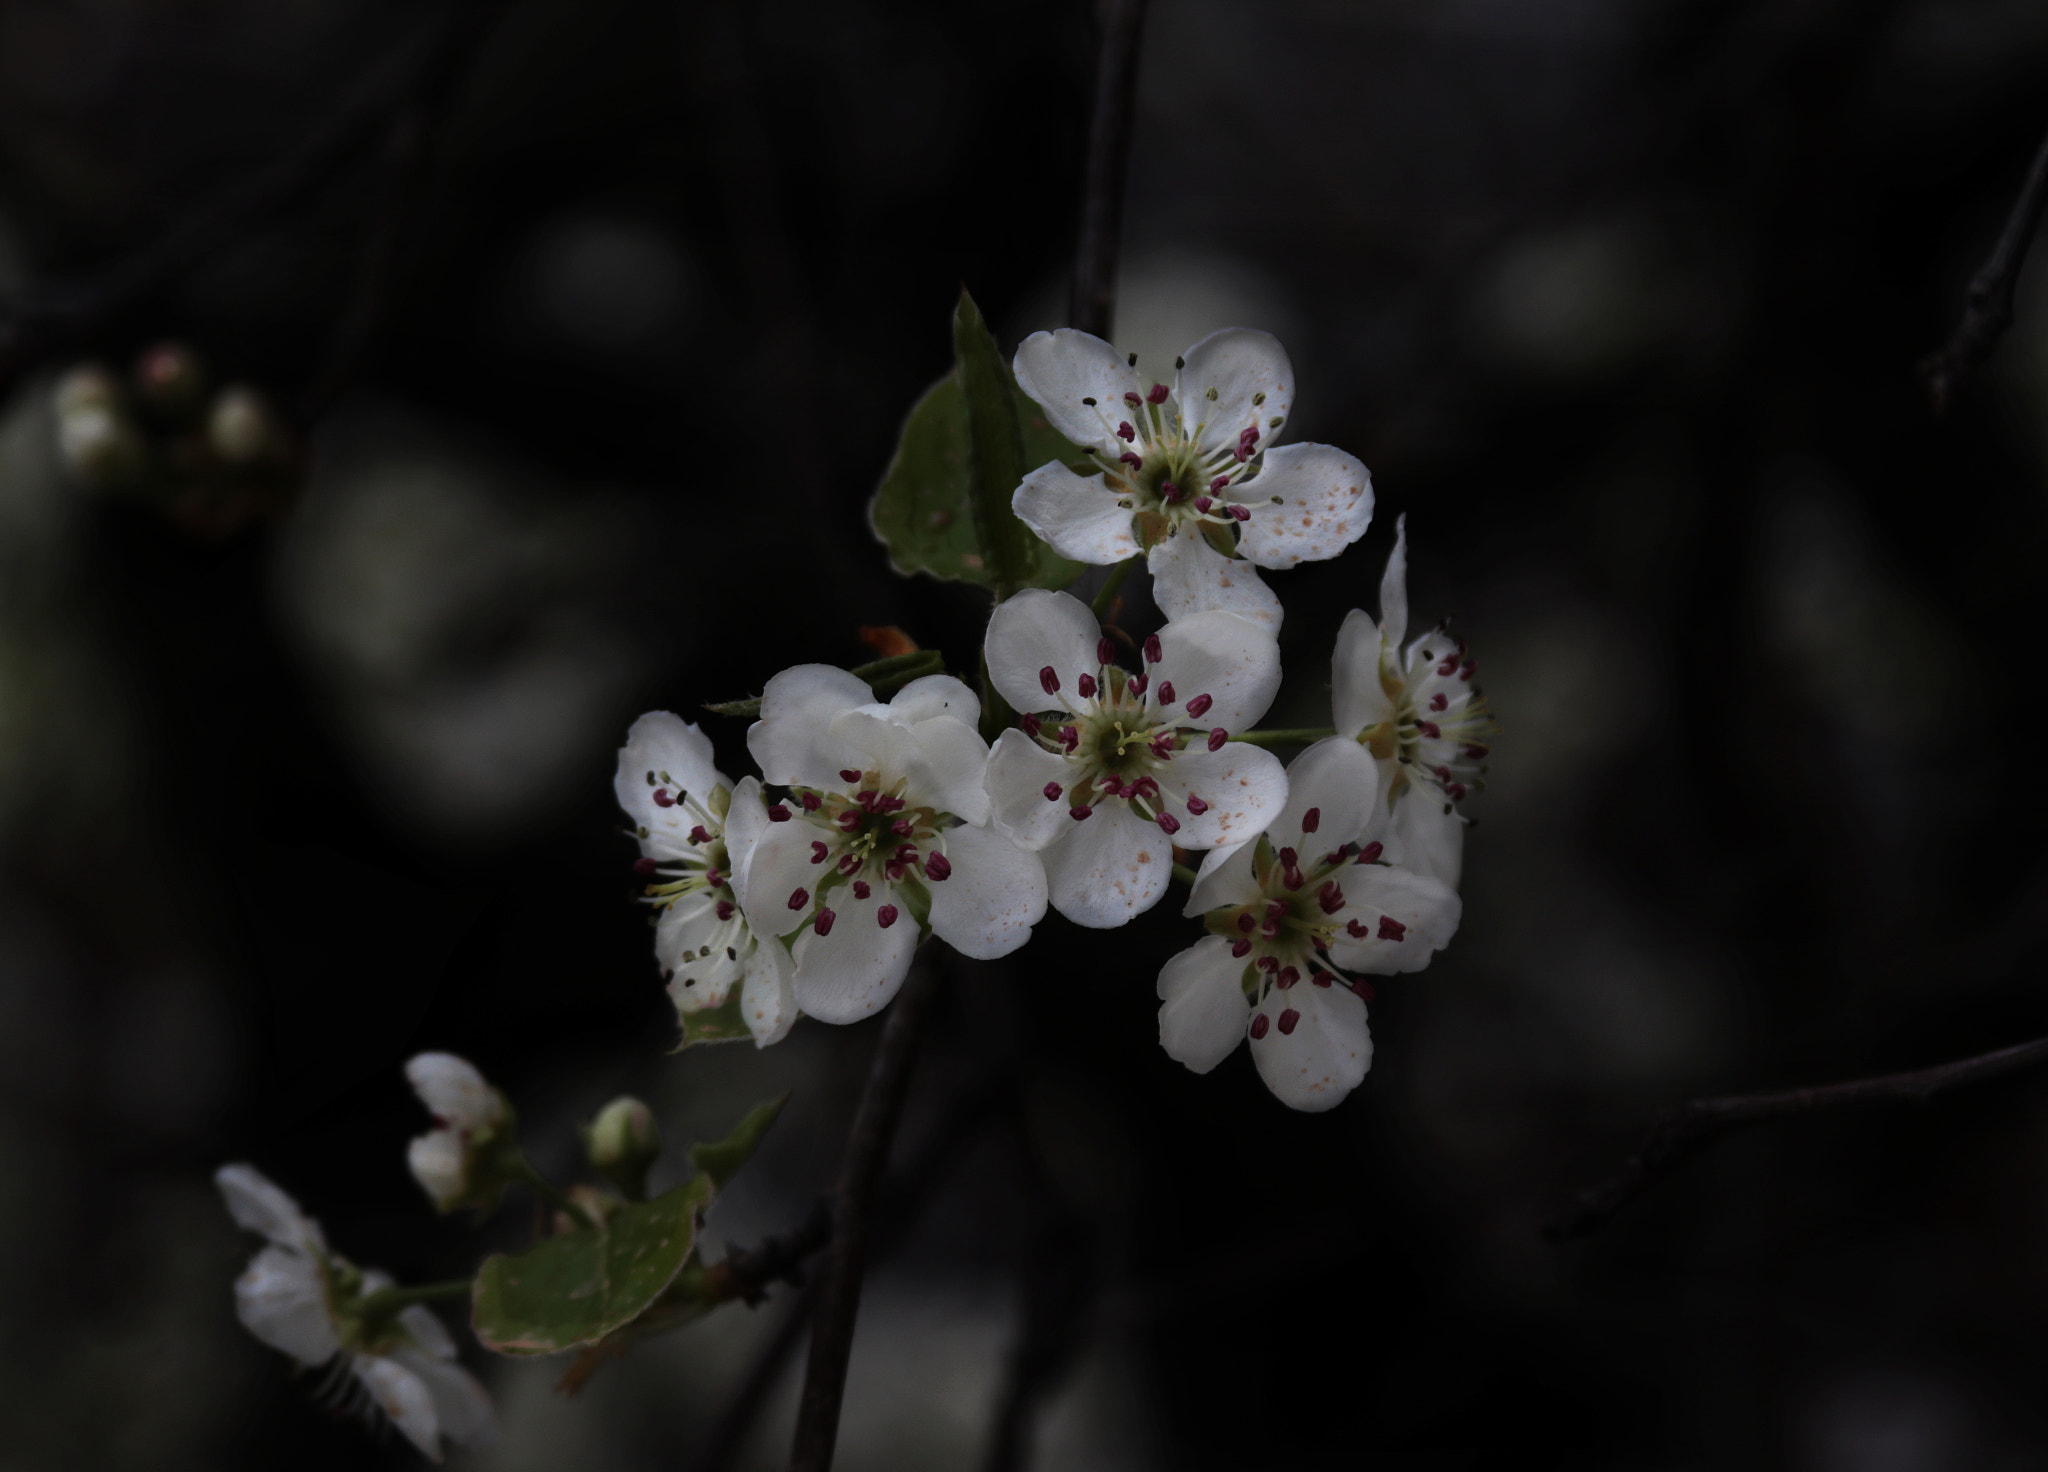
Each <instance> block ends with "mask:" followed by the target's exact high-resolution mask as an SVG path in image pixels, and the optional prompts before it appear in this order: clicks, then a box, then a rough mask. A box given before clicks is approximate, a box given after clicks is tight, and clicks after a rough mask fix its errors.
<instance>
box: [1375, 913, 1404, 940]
mask: <svg viewBox="0 0 2048 1472" xmlns="http://www.w3.org/2000/svg"><path fill="white" fill-rule="evenodd" d="M1407 938H1408V927H1407V926H1405V925H1403V924H1402V923H1401V922H1400V921H1398V920H1396V919H1395V918H1394V917H1393V916H1392V915H1382V916H1380V939H1381V940H1406V939H1407Z"/></svg>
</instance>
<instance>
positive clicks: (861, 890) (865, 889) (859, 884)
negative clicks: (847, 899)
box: [853, 879, 875, 900]
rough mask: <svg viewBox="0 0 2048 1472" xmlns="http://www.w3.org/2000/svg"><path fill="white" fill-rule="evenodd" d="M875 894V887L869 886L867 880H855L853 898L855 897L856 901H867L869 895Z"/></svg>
mask: <svg viewBox="0 0 2048 1472" xmlns="http://www.w3.org/2000/svg"><path fill="white" fill-rule="evenodd" d="M874 892H875V891H874V889H873V887H872V886H870V885H869V883H868V882H867V880H865V879H856V880H854V881H853V897H854V898H855V899H857V900H864V899H866V898H867V897H868V896H869V895H871V894H873V893H874Z"/></svg>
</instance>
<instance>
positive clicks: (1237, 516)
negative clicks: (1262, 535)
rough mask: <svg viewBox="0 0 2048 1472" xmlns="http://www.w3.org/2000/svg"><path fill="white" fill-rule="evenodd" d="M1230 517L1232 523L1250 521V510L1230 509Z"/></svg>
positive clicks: (1241, 507) (1241, 508) (1242, 508)
mask: <svg viewBox="0 0 2048 1472" xmlns="http://www.w3.org/2000/svg"><path fill="white" fill-rule="evenodd" d="M1230 515H1231V519H1232V520H1234V521H1250V520H1251V519H1252V513H1251V508H1250V507H1248V506H1233V507H1231V508H1230Z"/></svg>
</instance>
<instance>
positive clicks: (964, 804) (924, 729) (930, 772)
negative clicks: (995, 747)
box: [903, 716, 988, 826]
mask: <svg viewBox="0 0 2048 1472" xmlns="http://www.w3.org/2000/svg"><path fill="white" fill-rule="evenodd" d="M910 734H911V737H912V745H911V752H910V759H909V761H908V763H907V764H906V765H905V767H904V771H903V777H904V793H905V795H906V796H908V797H909V798H910V800H911V801H912V802H915V803H919V804H923V805H926V806H930V807H934V808H937V809H938V810H939V811H940V812H942V813H951V814H952V815H953V816H954V817H956V818H962V819H965V820H966V821H967V822H969V823H972V824H975V825H976V826H979V825H981V824H985V823H987V822H988V792H987V790H986V789H985V788H984V787H983V786H982V778H983V777H984V776H986V775H987V773H988V743H987V742H986V741H983V740H982V739H981V733H980V732H979V731H977V730H975V729H974V727H972V726H970V725H968V724H967V723H966V722H964V721H960V720H957V719H955V718H954V717H952V716H940V717H938V718H937V719H935V720H929V721H919V722H918V723H917V725H916V726H914V727H912V728H911V733H910Z"/></svg>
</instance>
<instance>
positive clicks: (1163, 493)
mask: <svg viewBox="0 0 2048 1472" xmlns="http://www.w3.org/2000/svg"><path fill="white" fill-rule="evenodd" d="M1159 499H1160V500H1162V501H1164V502H1165V503H1166V504H1167V505H1169V506H1178V505H1179V504H1180V487H1179V486H1177V485H1175V484H1174V483H1173V482H1172V481H1170V480H1163V481H1161V482H1159Z"/></svg>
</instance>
